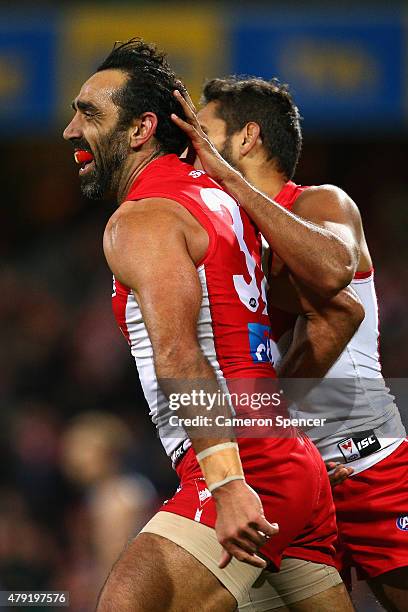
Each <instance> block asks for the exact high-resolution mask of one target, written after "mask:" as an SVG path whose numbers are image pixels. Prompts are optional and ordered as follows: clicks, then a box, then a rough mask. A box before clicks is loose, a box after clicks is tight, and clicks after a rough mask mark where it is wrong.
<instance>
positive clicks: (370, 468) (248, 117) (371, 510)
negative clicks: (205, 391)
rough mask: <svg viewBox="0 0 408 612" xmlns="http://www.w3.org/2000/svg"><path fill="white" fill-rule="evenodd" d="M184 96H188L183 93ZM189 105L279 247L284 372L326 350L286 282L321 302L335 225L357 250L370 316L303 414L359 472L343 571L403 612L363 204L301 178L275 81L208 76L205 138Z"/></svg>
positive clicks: (395, 471) (402, 445) (346, 497)
mask: <svg viewBox="0 0 408 612" xmlns="http://www.w3.org/2000/svg"><path fill="white" fill-rule="evenodd" d="M176 97H178V99H180V100H181V96H180V94H178V93H177V92H176ZM181 102H182V104H183V106H184V108H185V111H186V113H187V115H188V117H189V121H190V125H188V124H186V123H184V122H182V121H180V120H179V119H177V118H176V117H174V118H173V119H174V120H175V122H176V124H178V125H180V127H183V129H185V131H186V133H187V134H188V135H189V137H190V139H191V141H192V142H193V144H194V146H195V148H196V151H197V153H198V155H199V158H200V161H201V163H202V166H203V167H204V169H205V170H206V171H207V172H208V173H209V174H210V175H211V176H213V177H214V178H215V179H216V180H218V181H219V182H220V183H221V184H222V185H223V186H224V188H225V189H227V190H228V191H229V192H230V193H231V194H232V195H234V196H235V197H236V198H237V199H238V200H239V202H240V204H241V206H242V207H244V208H245V210H246V211H247V212H248V214H249V215H250V216H251V218H252V219H253V220H254V221H255V222H256V224H257V225H258V227H259V228H260V230H261V231H262V233H263V235H264V237H265V238H266V240H267V242H268V244H269V246H270V250H271V253H270V257H269V263H268V268H269V269H268V277H269V278H268V280H269V293H268V302H269V304H268V306H269V313H270V318H271V326H272V332H273V333H274V334H276V335H275V340H276V345H275V347H274V354H275V361H277V360H279V359H282V355H284V357H283V359H282V361H281V365H280V367H279V368H278V369H279V373H280V374H281V376H283V377H285V376H290V377H299V376H300V377H301V376H304V372H303V371H299V369H297V368H296V367H294V365H295V364H296V360H294V359H293V357H294V356H296V354H297V353H298V352H299V350H300V348H302V347H303V348H302V351H303V352H304V345H305V343H306V344H308V345H309V353H310V355H315V354H316V353H319V352H320V351H321V350H322V347H321V345H320V343H319V342H317V341H316V338H314V337H313V334H311V333H310V323H309V322H308V321H307V320H306V321H305V320H304V318H302V317H300V318H298V319H294V318H292V319H291V318H290V317H288V316H287V314H285V313H283V312H282V311H281V309H280V307H281V306H284V307H285V304H283V302H282V300H283V298H284V299H286V300H287V299H289V298H288V294H287V293H285V295H283V291H282V287H283V286H285V287H286V288H287V287H288V284H289V283H290V281H292V282H293V283H294V285H295V287H296V285H297V284H298V283H301V284H303V283H304V284H306V285H307V286H309V287H311V288H312V289H313V291H314V292H316V293H319V294H320V295H321V296H323V297H324V296H329V295H330V294H332V292H333V291H335V290H336V285H337V287H339V286H341V283H340V285H338V281H339V278H338V277H337V279H336V277H335V275H333V269H334V267H333V265H332V263H333V262H331V261H330V260H329V259H327V250H325V248H323V247H322V236H324V234H325V232H327V231H328V230H329V231H331V232H333V233H334V234H336V235H337V237H338V238H339V239H340V240H342V241H343V242H344V243H345V244H347V245H348V249H349V252H350V253H351V254H353V257H352V262H353V263H352V266H351V268H350V270H349V272H350V273H351V276H352V278H351V279H350V280H351V283H350V284H351V287H352V288H353V289H354V290H355V291H356V293H357V294H358V295H359V297H360V299H361V301H362V303H363V305H364V308H365V312H366V316H365V320H364V322H363V323H362V325H361V326H360V327H359V329H358V331H357V332H356V334H355V335H354V337H353V338H352V340H351V341H350V342H349V343H348V345H347V347H346V348H345V350H344V351H343V352H342V354H341V355H340V357H339V358H338V359H337V360H336V362H335V363H334V365H333V367H332V368H331V369H330V370H329V372H328V373H327V377H326V379H325V380H324V381H323V383H322V384H321V385H319V386H318V387H317V388H316V389H315V390H314V391H312V392H311V393H310V394H309V395H308V396H307V398H306V400H305V401H304V402H303V403H302V405H301V406H300V408H299V409H298V411H297V415H298V416H311V415H315V416H317V415H320V416H322V415H325V416H326V417H328V419H327V421H328V423H327V425H326V427H323V428H314V429H308V430H307V431H308V433H309V435H311V437H312V439H314V440H315V442H316V444H317V446H318V448H319V449H320V451H321V453H322V455H323V457H324V459H325V460H326V462H327V463H328V465H329V466H330V467H334V466H336V465H339V464H341V465H343V467H341V468H339V470H338V479H339V481H341V480H343V479H344V477H345V476H350V478H349V479H348V480H346V481H345V482H344V483H343V484H342V485H341V486H339V487H337V488H335V489H334V500H335V504H336V509H337V521H338V528H339V540H340V542H339V564H340V563H341V566H342V567H343V568H344V569H345V570H347V569H348V568H350V566H355V567H356V568H357V570H358V575H359V576H360V577H363V578H366V579H368V580H369V584H370V585H371V587H372V589H373V590H374V592H375V593H376V595H377V596H378V597H379V599H380V600H381V602H382V603H383V605H384V606H385V607H386V608H387V609H388V610H399V611H406V610H408V607H407V589H408V541H407V537H406V536H407V528H406V525H408V514H407V505H406V504H407V499H408V488H407V483H408V479H407V474H408V472H407V470H408V467H407V463H408V462H407V459H408V443H407V440H406V439H405V436H406V433H405V429H404V427H403V425H402V423H401V419H400V415H399V412H398V409H397V408H396V406H395V404H394V403H393V399H394V398H393V397H392V396H391V395H390V394H389V390H388V389H387V388H386V386H385V383H384V381H383V378H382V376H381V366H380V362H379V355H378V346H377V344H378V336H379V334H378V311H377V302H376V295H375V289H374V273H373V266H372V261H371V257H370V253H369V251H368V247H367V243H366V240H365V237H364V231H363V226H362V222H361V217H360V213H359V211H358V209H357V206H356V205H355V203H354V202H353V201H352V200H351V198H350V197H349V196H347V194H345V193H344V192H343V191H342V190H341V189H339V188H337V187H334V186H332V185H323V186H319V187H309V188H308V187H301V186H299V185H296V184H295V183H294V182H292V178H293V175H294V172H295V169H296V165H297V161H298V158H299V154H300V149H301V130H300V124H299V113H298V109H297V108H296V106H295V104H294V102H293V100H292V97H291V95H290V93H289V92H288V89H287V87H286V86H282V85H280V84H279V82H277V81H276V80H273V81H271V82H267V81H264V80H262V79H257V78H249V79H248V78H246V79H239V78H236V77H230V78H226V79H214V80H212V81H209V82H208V83H207V84H206V85H205V87H204V92H203V107H202V109H201V110H200V112H199V113H198V121H199V122H200V124H201V128H202V130H203V131H201V129H200V125H199V123H198V121H197V118H196V117H195V115H194V112H193V110H192V109H191V108H189V107H188V106H187V105H186V103H185V102H183V101H182V100H181ZM190 106H191V105H190ZM204 133H205V134H207V135H208V138H209V140H210V141H211V142H213V143H214V145H215V147H216V149H217V150H218V152H219V153H221V154H222V155H223V156H224V158H225V159H226V160H227V161H228V162H229V164H230V165H228V164H226V163H225V162H224V161H223V160H222V159H221V157H220V156H219V155H217V152H216V151H215V150H214V148H213V147H212V146H211V143H210V142H209V140H208V139H207V138H206V136H205V134H204ZM231 166H233V167H235V168H237V169H238V170H239V171H240V172H241V173H242V175H244V177H246V179H247V180H248V182H247V181H246V180H245V179H244V178H242V175H241V174H239V173H238V172H236V171H235V170H233V168H232V167H231ZM249 183H251V185H253V186H254V187H252V186H251V185H250V184H249ZM258 190H259V191H258ZM264 194H266V195H264ZM282 207H284V208H285V209H286V212H287V214H288V215H292V214H293V213H295V214H296V215H298V216H299V217H301V218H302V219H306V220H307V221H308V222H310V221H311V222H313V224H315V227H314V231H310V226H309V225H308V226H307V228H308V236H306V235H305V233H304V232H303V234H302V235H301V237H300V234H299V235H296V229H295V233H294V234H292V233H288V232H285V231H284V229H285V226H284V224H283V217H282ZM289 211H290V212H289ZM293 227H295V226H293ZM320 232H321V234H320ZM272 256H273V257H272ZM282 262H285V264H286V266H285V265H283V263H282ZM302 319H303V320H302ZM295 321H296V322H295ZM321 361H322V362H324V359H322V360H321ZM309 365H310V364H309ZM318 369H319V368H317V369H315V370H314V372H315V373H316V374H318ZM310 371H313V369H312V368H310V369H309V372H310ZM336 381H337V382H336ZM328 407H330V411H329V410H328ZM283 567H284V564H283Z"/></svg>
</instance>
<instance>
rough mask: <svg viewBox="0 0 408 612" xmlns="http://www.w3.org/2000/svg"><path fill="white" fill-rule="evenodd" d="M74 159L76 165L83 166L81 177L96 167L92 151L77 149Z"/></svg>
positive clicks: (80, 170)
mask: <svg viewBox="0 0 408 612" xmlns="http://www.w3.org/2000/svg"><path fill="white" fill-rule="evenodd" d="M74 158H75V161H76V163H77V164H79V165H80V166H81V167H80V169H79V174H80V175H81V176H82V175H83V174H86V173H87V172H89V171H90V170H92V168H93V167H94V166H95V161H94V156H93V155H92V153H91V152H90V151H85V150H84V149H76V150H75V152H74Z"/></svg>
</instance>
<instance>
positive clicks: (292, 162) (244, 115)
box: [201, 76, 302, 180]
mask: <svg viewBox="0 0 408 612" xmlns="http://www.w3.org/2000/svg"><path fill="white" fill-rule="evenodd" d="M201 102H202V104H208V103H209V102H218V105H217V115H218V117H219V118H220V119H223V120H224V121H225V123H226V128H227V136H231V135H232V134H235V133H236V132H238V131H239V130H241V129H242V128H243V127H244V126H245V125H246V124H247V123H249V122H251V121H253V122H255V123H257V124H258V125H259V127H260V129H261V138H262V142H263V145H264V147H265V150H266V152H267V155H268V159H274V160H276V163H277V164H278V170H279V171H280V172H282V173H283V174H284V175H285V177H286V178H287V179H288V180H289V179H291V178H292V177H293V175H294V173H295V170H296V166H297V163H298V159H299V155H300V151H301V148H302V132H301V129H300V115H299V111H298V109H297V107H296V106H295V103H294V102H293V99H292V96H291V95H290V93H289V91H288V87H287V85H282V84H280V83H279V81H278V80H277V79H272V80H271V81H265V80H263V79H260V78H256V77H245V78H243V77H237V76H229V77H226V78H224V79H212V80H210V81H207V83H206V84H205V86H204V91H203V96H202V100H201Z"/></svg>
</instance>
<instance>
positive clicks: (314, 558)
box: [282, 546, 337, 569]
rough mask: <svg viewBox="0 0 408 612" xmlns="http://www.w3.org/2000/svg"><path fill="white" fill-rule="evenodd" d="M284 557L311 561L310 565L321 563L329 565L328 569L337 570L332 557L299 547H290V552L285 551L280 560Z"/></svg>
mask: <svg viewBox="0 0 408 612" xmlns="http://www.w3.org/2000/svg"><path fill="white" fill-rule="evenodd" d="M284 557H290V558H291V559H302V560H303V561H311V562H312V563H322V564H323V565H329V566H330V567H334V568H335V569H337V566H336V562H335V559H334V557H332V556H330V555H328V554H327V555H325V554H324V553H319V552H318V551H311V550H306V549H305V548H301V547H298V548H296V547H294V546H291V547H290V551H287V550H285V551H284V552H283V554H282V559H283V558H284Z"/></svg>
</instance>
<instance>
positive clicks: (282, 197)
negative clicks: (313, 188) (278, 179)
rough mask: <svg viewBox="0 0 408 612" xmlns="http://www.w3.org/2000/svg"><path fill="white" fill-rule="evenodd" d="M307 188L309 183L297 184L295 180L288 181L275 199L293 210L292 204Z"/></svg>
mask: <svg viewBox="0 0 408 612" xmlns="http://www.w3.org/2000/svg"><path fill="white" fill-rule="evenodd" d="M305 189H309V185H297V184H296V183H294V182H293V181H288V182H287V183H285V184H284V186H283V187H282V189H281V190H280V192H279V193H278V195H277V196H276V197H275V198H273V199H274V201H275V202H277V203H278V204H280V205H281V206H283V207H284V208H287V209H288V210H291V208H292V206H293V205H294V203H295V202H296V200H297V199H298V197H299V196H300V194H301V193H303V191H305Z"/></svg>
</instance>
